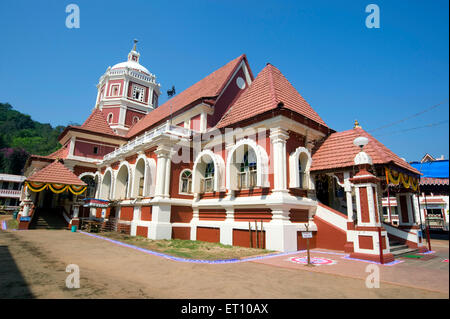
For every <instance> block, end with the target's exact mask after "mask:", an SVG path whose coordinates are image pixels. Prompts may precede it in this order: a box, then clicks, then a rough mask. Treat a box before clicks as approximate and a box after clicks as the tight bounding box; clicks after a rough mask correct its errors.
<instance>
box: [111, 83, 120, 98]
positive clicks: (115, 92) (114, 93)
mask: <svg viewBox="0 0 450 319" xmlns="http://www.w3.org/2000/svg"><path fill="white" fill-rule="evenodd" d="M118 95H119V86H118V85H113V86H112V89H111V96H118Z"/></svg>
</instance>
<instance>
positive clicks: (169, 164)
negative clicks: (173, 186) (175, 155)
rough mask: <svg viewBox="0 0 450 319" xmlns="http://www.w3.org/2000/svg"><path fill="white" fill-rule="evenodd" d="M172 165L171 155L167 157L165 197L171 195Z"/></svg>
mask: <svg viewBox="0 0 450 319" xmlns="http://www.w3.org/2000/svg"><path fill="white" fill-rule="evenodd" d="M171 165H172V158H171V156H170V155H169V158H167V159H166V176H165V181H164V197H170V175H171V173H172V171H171Z"/></svg>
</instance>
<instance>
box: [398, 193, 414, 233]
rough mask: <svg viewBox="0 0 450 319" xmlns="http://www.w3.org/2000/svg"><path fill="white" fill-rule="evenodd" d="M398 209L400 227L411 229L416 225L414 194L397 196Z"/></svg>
mask: <svg viewBox="0 0 450 319" xmlns="http://www.w3.org/2000/svg"><path fill="white" fill-rule="evenodd" d="M396 199H397V209H398V214H399V218H398V219H399V227H400V228H405V227H406V228H410V227H412V226H414V225H415V224H416V223H415V222H414V220H415V218H414V205H413V202H412V200H413V198H412V193H398V194H396Z"/></svg>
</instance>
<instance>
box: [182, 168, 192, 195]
mask: <svg viewBox="0 0 450 319" xmlns="http://www.w3.org/2000/svg"><path fill="white" fill-rule="evenodd" d="M181 193H186V194H191V193H192V173H191V171H184V172H183V174H181Z"/></svg>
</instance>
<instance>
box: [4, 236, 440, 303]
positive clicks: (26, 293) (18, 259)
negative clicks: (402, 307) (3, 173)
mask: <svg viewBox="0 0 450 319" xmlns="http://www.w3.org/2000/svg"><path fill="white" fill-rule="evenodd" d="M69 264H76V265H78V266H79V268H80V277H81V282H80V288H78V289H68V288H66V287H65V280H66V277H67V276H68V275H69V274H68V273H66V272H65V269H66V266H67V265H69ZM0 298H168V299H170V298H186V299H189V298H226V299H233V298H258V299H260V298H288V299H291V298H420V299H422V298H448V293H439V292H434V291H430V290H426V289H412V288H410V287H405V286H400V285H394V284H388V283H382V284H381V287H380V288H378V289H376V288H373V289H368V288H366V286H365V280H362V279H357V278H349V277H344V276H337V275H334V274H327V273H319V272H313V271H305V270H299V269H290V268H282V267H274V266H273V265H266V264H262V263H255V262H243V263H236V264H220V265H209V264H192V263H181V262H177V261H172V260H167V259H165V258H161V257H159V256H153V255H149V254H145V253H143V252H141V251H137V250H134V249H131V248H128V247H122V246H118V245H115V244H113V243H110V242H107V241H104V240H100V239H97V238H93V237H90V236H87V235H84V234H81V233H72V232H69V231H66V230H30V231H0Z"/></svg>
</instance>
